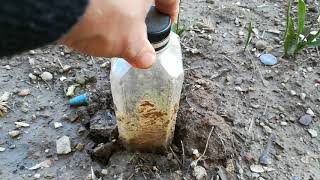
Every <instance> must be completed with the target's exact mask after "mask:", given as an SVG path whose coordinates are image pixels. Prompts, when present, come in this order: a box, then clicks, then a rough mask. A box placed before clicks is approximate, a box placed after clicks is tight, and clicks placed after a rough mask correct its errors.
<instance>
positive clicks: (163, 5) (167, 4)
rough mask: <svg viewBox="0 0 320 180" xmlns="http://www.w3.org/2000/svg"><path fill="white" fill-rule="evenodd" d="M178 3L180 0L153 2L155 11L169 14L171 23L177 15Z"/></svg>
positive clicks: (156, 0)
mask: <svg viewBox="0 0 320 180" xmlns="http://www.w3.org/2000/svg"><path fill="white" fill-rule="evenodd" d="M179 2H180V0H155V4H156V7H157V9H158V10H159V11H161V12H163V13H166V14H169V15H170V17H171V20H172V21H173V22H175V21H176V19H177V16H178V13H179Z"/></svg>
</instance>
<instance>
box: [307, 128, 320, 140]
mask: <svg viewBox="0 0 320 180" xmlns="http://www.w3.org/2000/svg"><path fill="white" fill-rule="evenodd" d="M308 132H309V134H310V136H311V137H312V138H315V137H317V136H318V132H317V131H316V130H313V129H308Z"/></svg>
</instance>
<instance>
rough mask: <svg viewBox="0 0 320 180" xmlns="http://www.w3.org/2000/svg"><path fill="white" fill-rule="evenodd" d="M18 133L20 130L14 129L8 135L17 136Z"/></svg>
mask: <svg viewBox="0 0 320 180" xmlns="http://www.w3.org/2000/svg"><path fill="white" fill-rule="evenodd" d="M20 134H21V132H20V131H16V130H14V131H10V132H9V135H10V137H12V138H16V137H18V136H19V135H20Z"/></svg>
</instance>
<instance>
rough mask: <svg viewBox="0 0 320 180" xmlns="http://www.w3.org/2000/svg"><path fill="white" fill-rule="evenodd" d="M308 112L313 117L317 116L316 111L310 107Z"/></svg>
mask: <svg viewBox="0 0 320 180" xmlns="http://www.w3.org/2000/svg"><path fill="white" fill-rule="evenodd" d="M306 114H309V115H310V116H312V117H314V116H315V114H314V112H313V111H312V109H310V108H308V109H307V112H306Z"/></svg>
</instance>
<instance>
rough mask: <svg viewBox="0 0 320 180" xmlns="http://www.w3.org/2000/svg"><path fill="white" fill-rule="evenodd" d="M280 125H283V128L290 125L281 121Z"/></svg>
mask: <svg viewBox="0 0 320 180" xmlns="http://www.w3.org/2000/svg"><path fill="white" fill-rule="evenodd" d="M280 125H281V126H287V125H288V123H287V122H285V121H281V122H280Z"/></svg>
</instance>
